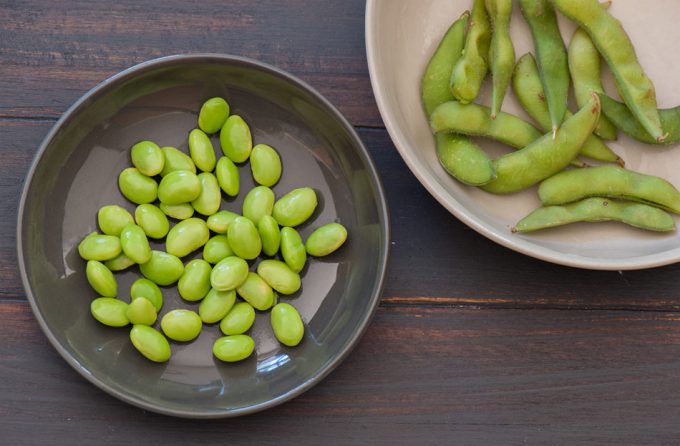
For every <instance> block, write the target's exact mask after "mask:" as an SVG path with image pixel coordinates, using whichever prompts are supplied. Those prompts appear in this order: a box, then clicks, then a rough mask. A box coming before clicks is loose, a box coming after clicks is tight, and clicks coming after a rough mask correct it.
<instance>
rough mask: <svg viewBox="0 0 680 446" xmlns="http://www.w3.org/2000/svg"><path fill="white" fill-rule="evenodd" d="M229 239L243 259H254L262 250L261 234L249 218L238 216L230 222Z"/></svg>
mask: <svg viewBox="0 0 680 446" xmlns="http://www.w3.org/2000/svg"><path fill="white" fill-rule="evenodd" d="M227 239H228V240H229V247H230V248H231V250H232V251H234V254H236V255H237V256H239V257H241V258H242V259H246V260H253V259H255V258H257V256H259V255H260V252H262V241H261V240H260V234H259V233H258V232H257V228H256V227H255V224H254V223H253V222H252V221H251V220H250V219H249V218H246V217H236V218H235V219H234V221H232V222H231V223H230V224H229V231H228V232H227Z"/></svg>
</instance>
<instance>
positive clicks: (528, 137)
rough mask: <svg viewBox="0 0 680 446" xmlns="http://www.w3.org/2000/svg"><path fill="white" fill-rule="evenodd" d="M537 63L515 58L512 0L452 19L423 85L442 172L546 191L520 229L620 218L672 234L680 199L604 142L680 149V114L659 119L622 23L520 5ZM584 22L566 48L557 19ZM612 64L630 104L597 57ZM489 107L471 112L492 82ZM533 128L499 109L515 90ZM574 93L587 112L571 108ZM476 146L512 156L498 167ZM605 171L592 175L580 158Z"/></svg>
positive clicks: (571, 2) (569, 9) (561, 3)
mask: <svg viewBox="0 0 680 446" xmlns="http://www.w3.org/2000/svg"><path fill="white" fill-rule="evenodd" d="M519 7H520V10H521V12H522V15H523V17H524V19H525V21H526V23H527V25H528V29H529V31H530V32H531V35H532V38H533V42H534V46H535V50H536V51H535V57H534V55H532V54H531V53H527V54H525V55H523V56H522V57H520V58H519V60H517V61H515V52H514V47H513V43H512V41H511V39H510V34H509V28H510V16H511V13H512V2H511V1H510V0H472V7H471V12H468V11H466V12H464V13H463V14H462V15H461V17H460V18H459V19H458V20H456V21H454V22H453V24H452V25H451V27H450V28H449V29H448V31H447V32H446V34H445V35H444V37H443V38H442V40H441V42H440V44H439V46H438V47H437V48H436V50H435V51H434V53H433V55H432V57H431V59H430V61H429V63H428V65H427V67H426V69H425V73H424V75H423V78H422V82H421V98H422V103H423V108H424V110H425V113H426V116H427V117H428V119H429V123H430V128H431V130H432V132H433V134H434V135H435V144H436V152H435V153H436V155H437V158H438V160H439V163H440V164H441V166H442V168H443V169H444V170H445V171H446V172H447V173H448V174H449V175H451V176H452V177H453V178H455V179H456V180H458V181H460V182H461V183H463V184H466V185H468V186H475V187H480V188H481V189H483V190H485V191H486V192H489V193H494V194H511V193H515V192H518V191H521V190H524V189H527V188H529V187H532V186H535V185H539V184H540V187H539V189H538V191H539V198H540V200H541V202H542V204H543V207H541V208H539V209H536V210H535V211H534V212H532V213H531V214H529V215H528V216H527V217H525V218H524V219H522V220H521V221H520V222H519V223H518V224H517V225H516V227H514V228H512V230H513V232H531V231H536V230H539V229H546V228H552V227H557V226H562V225H565V224H569V223H574V222H584V221H587V222H597V221H618V222H622V223H625V224H628V225H630V226H633V227H637V228H642V229H646V230H651V231H672V230H674V229H675V220H674V219H673V218H672V217H671V216H670V215H669V214H667V212H673V213H676V214H680V192H678V190H677V189H676V188H675V187H674V186H673V185H672V184H670V183H669V182H667V181H665V180H663V179H662V178H659V177H655V176H651V175H643V174H640V173H637V172H633V171H631V170H626V169H625V168H624V167H623V166H624V165H625V163H624V160H622V159H621V158H620V157H619V156H618V155H617V154H616V153H614V152H613V151H612V150H611V149H610V148H609V147H608V146H607V145H606V144H605V142H604V140H614V139H617V136H618V131H619V130H621V131H623V132H624V133H626V134H627V135H629V136H631V137H632V138H634V139H636V140H638V141H641V142H644V143H648V144H654V145H670V144H674V143H676V142H678V141H680V111H679V110H680V107H676V108H672V109H666V110H658V109H657V105H656V94H655V89H654V85H653V84H652V81H651V80H650V79H649V78H648V77H647V75H646V74H645V72H644V71H643V68H642V66H641V65H640V63H639V61H638V59H637V56H636V54H635V49H634V47H633V44H632V42H631V40H630V38H629V37H628V35H627V34H626V32H625V31H624V29H623V26H622V24H621V23H620V22H619V21H618V20H617V19H616V18H614V16H612V14H611V13H610V12H609V11H608V9H609V7H610V2H604V3H600V2H599V1H598V0H519ZM558 12H559V13H561V14H562V15H564V16H565V17H567V18H568V19H571V20H573V21H574V22H576V24H577V25H578V28H577V30H576V32H575V33H574V35H573V37H572V38H571V41H570V42H569V45H566V44H565V42H564V40H563V39H562V35H561V33H560V30H559V27H558V22H557V13H558ZM601 58H602V59H603V60H604V61H605V62H606V63H607V64H608V65H609V67H610V69H611V72H612V74H613V75H614V77H615V79H616V86H617V89H618V93H619V95H620V96H621V98H622V99H623V102H617V101H616V100H614V99H612V98H610V97H609V96H607V94H606V93H605V91H604V88H603V87H602V80H601V69H600V59H601ZM489 72H490V73H491V77H492V82H491V86H492V92H491V99H490V104H488V105H485V104H481V103H475V102H474V101H477V100H478V97H479V92H480V88H481V85H482V83H483V81H484V79H485V78H486V76H487V74H488V73H489ZM510 82H512V87H513V88H512V90H513V91H514V93H515V96H516V97H517V99H518V100H519V103H520V104H521V106H522V108H523V109H524V110H525V111H526V112H527V114H528V115H529V116H530V117H531V118H532V119H533V120H534V122H535V123H536V124H537V125H534V123H531V122H528V121H526V120H524V119H522V118H520V117H518V116H514V115H511V114H509V113H506V112H503V111H501V106H502V104H503V100H504V97H505V93H506V90H507V87H508V85H509V84H510ZM570 84H573V86H574V90H575V96H576V102H577V105H578V107H579V110H578V111H577V112H574V113H572V112H571V111H570V110H569V108H568V104H567V97H568V92H569V86H570ZM469 137H477V138H479V137H481V138H490V139H493V140H496V141H499V142H501V143H503V144H506V145H508V146H510V147H511V148H513V149H516V150H517V151H516V152H512V153H508V154H505V155H503V156H500V157H498V158H497V159H493V160H492V159H490V158H489V157H488V156H487V154H486V153H485V151H484V150H483V148H482V147H480V146H479V145H477V144H476V143H475V142H472V141H471V140H470V139H468V138H469ZM579 155H580V156H583V157H587V158H590V159H592V160H593V161H595V162H599V163H615V164H618V165H619V166H614V165H608V164H605V165H603V166H597V167H590V166H589V165H588V164H585V163H584V162H583V161H581V160H580V159H579V158H577V156H579Z"/></svg>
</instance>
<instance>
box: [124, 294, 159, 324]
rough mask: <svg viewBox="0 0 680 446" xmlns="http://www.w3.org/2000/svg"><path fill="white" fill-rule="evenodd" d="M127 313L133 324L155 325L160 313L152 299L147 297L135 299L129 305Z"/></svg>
mask: <svg viewBox="0 0 680 446" xmlns="http://www.w3.org/2000/svg"><path fill="white" fill-rule="evenodd" d="M125 315H126V316H127V318H128V319H129V320H130V323H131V324H133V325H137V324H140V325H153V324H154V322H156V318H157V317H158V315H157V314H156V308H155V307H154V305H153V304H152V303H151V301H150V300H149V299H147V298H145V297H140V298H138V299H134V300H133V301H132V302H130V304H129V305H128V307H127V311H126V312H125Z"/></svg>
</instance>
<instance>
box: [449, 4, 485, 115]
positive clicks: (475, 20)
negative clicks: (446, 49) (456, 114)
mask: <svg viewBox="0 0 680 446" xmlns="http://www.w3.org/2000/svg"><path fill="white" fill-rule="evenodd" d="M490 44H491V25H490V24H489V18H488V16H487V14H486V7H485V6H484V0H473V4H472V13H471V15H470V25H469V28H468V32H467V36H466V39H465V49H464V50H463V55H462V57H461V58H460V60H458V62H456V65H455V66H454V68H453V71H452V72H451V78H450V83H449V85H450V88H451V92H452V93H453V97H455V98H456V99H457V100H458V101H460V102H462V103H464V104H467V103H469V102H472V101H473V100H474V99H475V98H476V97H477V95H478V94H479V89H480V87H481V85H482V81H483V80H484V78H485V77H486V73H487V71H488V69H489V65H488V60H487V58H488V56H489V46H490Z"/></svg>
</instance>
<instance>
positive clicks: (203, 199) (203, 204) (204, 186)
mask: <svg viewBox="0 0 680 446" xmlns="http://www.w3.org/2000/svg"><path fill="white" fill-rule="evenodd" d="M198 182H199V183H201V192H200V193H199V194H198V197H197V198H196V199H195V200H194V201H192V202H191V206H193V208H194V209H196V212H198V213H199V214H203V215H213V214H214V213H216V212H217V211H218V210H219V209H220V203H221V202H222V193H221V192H220V186H219V184H217V178H215V175H213V174H211V173H209V172H203V173H199V174H198Z"/></svg>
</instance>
